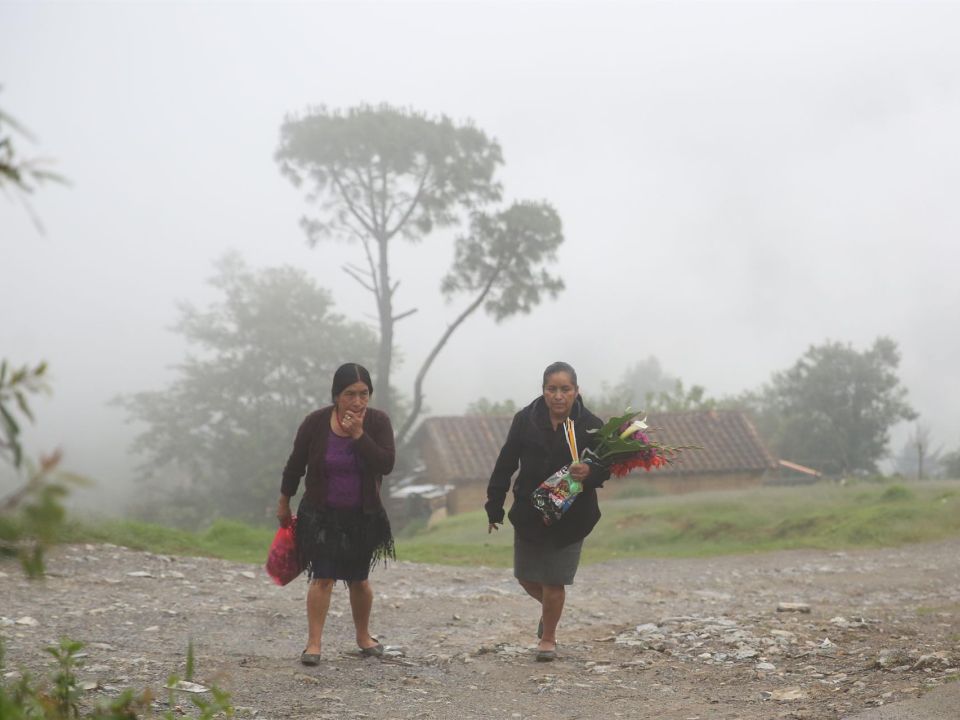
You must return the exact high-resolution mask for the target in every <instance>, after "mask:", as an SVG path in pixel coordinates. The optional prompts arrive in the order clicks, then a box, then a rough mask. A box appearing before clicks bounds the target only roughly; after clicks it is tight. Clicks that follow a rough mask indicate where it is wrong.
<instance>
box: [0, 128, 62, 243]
mask: <svg viewBox="0 0 960 720" xmlns="http://www.w3.org/2000/svg"><path fill="white" fill-rule="evenodd" d="M15 134H16V135H19V136H20V137H22V138H24V139H27V140H32V139H33V138H32V137H31V135H30V132H29V131H28V130H27V129H26V128H25V127H23V125H21V124H20V123H18V122H17V121H16V120H14V119H13V118H12V117H11V116H10V115H8V114H7V113H5V112H4V111H3V110H0V190H2V191H8V190H13V191H15V192H16V193H18V194H19V196H20V199H21V201H22V202H23V205H24V207H25V208H26V210H27V212H28V213H29V214H30V217H31V219H32V220H33V222H34V224H35V225H36V226H37V228H38V229H39V230H41V231H42V230H43V227H42V226H41V224H40V221H39V219H38V218H37V216H36V215H35V214H34V213H33V211H32V209H31V207H30V205H29V204H28V203H27V201H26V196H27V195H30V194H31V193H33V192H34V191H35V190H36V189H37V188H38V187H39V186H40V185H42V184H43V183H48V182H56V183H66V179H65V178H64V177H63V176H62V175H60V174H58V173H55V172H53V171H52V170H50V169H49V161H47V160H45V159H24V158H22V157H21V156H20V154H19V152H18V151H17V149H16V147H15V145H14V135H15Z"/></svg>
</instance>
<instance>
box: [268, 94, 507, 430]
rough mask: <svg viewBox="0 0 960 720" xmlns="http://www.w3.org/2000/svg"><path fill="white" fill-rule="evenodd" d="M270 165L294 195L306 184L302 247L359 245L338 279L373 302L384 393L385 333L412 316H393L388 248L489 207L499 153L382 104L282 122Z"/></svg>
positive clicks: (389, 338) (440, 121) (480, 140)
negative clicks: (309, 204) (349, 281)
mask: <svg viewBox="0 0 960 720" xmlns="http://www.w3.org/2000/svg"><path fill="white" fill-rule="evenodd" d="M276 159H277V162H278V163H279V164H280V169H281V172H282V173H283V174H284V175H286V176H287V177H288V178H289V179H290V180H291V181H292V182H293V183H294V184H295V185H297V186H299V185H301V184H302V183H304V182H305V181H309V182H310V183H311V186H312V187H311V189H310V191H309V193H308V199H310V200H312V201H315V202H316V205H317V209H318V216H317V217H315V218H303V219H302V220H301V225H302V226H303V228H304V230H305V231H306V233H307V238H308V240H309V242H310V244H311V245H316V244H317V243H318V242H320V241H321V240H325V239H331V238H336V237H341V238H345V239H347V240H351V241H352V240H359V241H360V242H361V244H362V245H363V250H364V256H365V264H364V266H362V267H359V266H348V267H347V268H345V271H346V272H347V273H348V274H350V275H351V276H352V277H353V278H354V279H356V280H357V281H358V282H359V283H360V284H361V285H362V286H363V287H364V288H366V289H367V290H368V291H370V292H371V293H372V294H373V296H374V299H375V301H376V304H377V315H378V317H379V321H380V339H379V341H380V347H379V352H378V355H377V364H376V372H377V379H376V384H377V385H378V386H380V387H383V388H386V387H389V386H390V372H391V365H392V362H393V342H394V338H393V328H394V324H395V323H396V322H397V321H398V320H399V319H400V318H402V317H405V316H406V315H408V314H410V313H411V312H415V310H408V311H406V312H403V313H400V314H395V313H394V293H395V292H396V289H397V284H398V283H397V281H395V280H393V279H392V278H391V275H390V259H389V245H390V241H391V240H392V239H393V238H394V237H397V236H399V237H403V238H406V239H407V240H411V241H416V240H420V239H422V238H423V237H424V236H426V235H427V234H429V233H430V232H431V231H432V230H433V229H434V228H440V227H445V226H451V225H454V224H456V223H458V222H459V219H460V214H461V212H462V211H464V210H468V209H472V208H475V207H478V206H482V205H485V204H486V203H489V202H492V201H495V200H499V199H500V186H499V184H498V183H496V182H495V181H494V179H493V176H494V172H495V171H496V169H497V166H499V165H500V164H502V162H503V159H502V157H501V152H500V146H499V145H498V144H497V143H496V142H495V141H492V140H490V139H489V138H488V137H487V136H486V135H485V134H484V133H483V132H482V131H481V130H479V129H477V128H476V127H474V126H473V125H472V124H469V123H467V124H464V125H456V124H454V123H453V122H452V121H451V120H450V119H449V118H447V117H439V118H431V117H427V116H426V115H424V114H422V113H417V112H411V111H408V110H403V109H400V108H395V107H391V106H389V105H385V104H383V105H378V106H371V105H362V106H360V107H355V108H351V109H349V110H347V111H346V112H339V111H330V110H327V109H326V108H325V107H319V108H315V109H312V110H310V111H309V112H307V113H305V114H304V115H302V116H300V117H290V118H288V119H287V120H286V121H285V122H284V124H283V126H282V127H281V129H280V147H279V148H278V149H277V153H276ZM386 409H387V410H388V412H389V411H390V410H391V409H392V408H390V407H387V408H386Z"/></svg>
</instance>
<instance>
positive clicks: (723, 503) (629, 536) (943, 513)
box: [397, 481, 960, 567]
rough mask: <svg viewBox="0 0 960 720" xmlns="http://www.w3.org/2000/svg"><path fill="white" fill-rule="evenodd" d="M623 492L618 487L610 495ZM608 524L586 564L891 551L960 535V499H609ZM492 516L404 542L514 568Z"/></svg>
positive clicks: (507, 539)
mask: <svg viewBox="0 0 960 720" xmlns="http://www.w3.org/2000/svg"><path fill="white" fill-rule="evenodd" d="M608 489H609V490H612V491H615V490H616V481H610V482H608V484H607V486H606V488H605V489H604V490H603V491H601V494H603V495H605V497H608V496H607V495H606V493H607V490H608ZM601 509H602V510H603V519H602V520H601V521H600V523H599V524H598V525H597V527H596V528H595V529H594V531H593V533H591V535H590V538H589V541H588V542H587V543H586V545H585V546H584V561H585V562H599V561H604V560H609V559H612V558H623V557H709V556H715V555H724V554H740V553H752V552H763V551H770V550H785V549H798V548H820V549H824V550H842V549H850V548H858V547H891V546H897V545H900V544H903V543H913V542H928V541H935V540H942V539H945V538H948V537H956V536H958V535H960V492H958V491H957V490H956V488H955V486H953V485H950V484H947V483H942V482H941V483H938V482H936V481H931V482H930V483H924V484H922V485H918V486H916V487H914V488H912V489H911V490H908V491H906V492H904V488H903V487H902V486H898V485H890V484H889V483H887V484H883V485H879V484H873V483H869V484H867V483H850V484H848V485H844V486H841V485H837V484H833V483H828V482H821V483H817V484H815V485H810V486H804V487H794V488H784V487H762V488H754V489H750V490H743V491H724V492H716V493H694V494H689V495H661V496H658V497H643V498H635V499H623V500H609V499H605V498H601ZM486 528H487V524H486V518H485V516H484V515H483V513H482V512H476V513H465V514H463V515H455V516H453V517H450V518H447V519H445V520H442V521H440V522H439V523H437V524H436V525H434V526H432V527H430V528H429V529H427V530H424V531H421V532H419V533H417V534H416V535H414V536H413V537H410V538H405V539H401V540H399V541H398V544H397V554H398V557H401V558H403V559H404V560H408V561H414V562H434V563H447V564H455V565H488V566H497V567H508V566H509V565H510V563H511V561H512V554H511V546H512V539H513V533H512V531H511V529H510V528H509V526H507V527H505V528H504V529H502V530H501V531H499V532H496V533H493V534H491V535H488V534H487V531H486Z"/></svg>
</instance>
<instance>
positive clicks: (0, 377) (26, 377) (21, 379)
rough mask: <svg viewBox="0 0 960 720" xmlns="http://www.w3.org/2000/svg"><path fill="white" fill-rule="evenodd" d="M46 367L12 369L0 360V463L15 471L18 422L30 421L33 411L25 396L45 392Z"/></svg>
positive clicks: (20, 450) (18, 459)
mask: <svg viewBox="0 0 960 720" xmlns="http://www.w3.org/2000/svg"><path fill="white" fill-rule="evenodd" d="M46 374H47V364H46V363H45V362H41V363H38V364H37V365H36V366H34V367H30V366H28V365H24V366H23V367H20V368H13V367H12V366H11V365H10V364H9V363H8V362H7V361H6V360H0V460H4V461H6V462H8V463H10V464H12V465H13V466H14V467H15V468H19V467H20V465H21V463H22V462H23V447H22V445H21V444H20V433H21V428H20V424H21V422H22V419H18V418H17V415H18V414H19V415H22V416H23V417H24V418H26V419H27V420H29V421H30V422H33V412H32V411H31V410H30V404H29V402H28V401H27V396H28V395H30V394H36V393H39V392H43V391H46V390H47V389H48V386H47V378H46Z"/></svg>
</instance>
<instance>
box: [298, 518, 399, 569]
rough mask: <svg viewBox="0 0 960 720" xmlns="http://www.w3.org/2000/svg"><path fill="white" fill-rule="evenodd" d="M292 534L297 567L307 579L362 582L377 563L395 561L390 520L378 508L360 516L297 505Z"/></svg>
mask: <svg viewBox="0 0 960 720" xmlns="http://www.w3.org/2000/svg"><path fill="white" fill-rule="evenodd" d="M296 534H297V552H298V553H299V555H300V565H301V567H303V568H305V569H306V571H307V575H308V577H309V578H310V580H322V579H330V580H343V581H345V582H348V583H349V582H355V581H361V580H366V579H367V577H368V576H369V575H370V570H371V569H372V568H373V567H375V566H376V565H377V563H378V562H380V561H381V560H382V561H384V562H386V560H387V559H388V558H390V559H396V552H395V550H394V546H393V535H392V533H391V531H390V520H389V519H388V518H387V513H386V512H385V511H384V510H383V509H382V508H381V509H380V510H379V511H377V512H375V513H364V512H363V511H362V510H340V509H337V508H317V507H311V506H306V505H304V504H303V503H301V505H300V507H299V509H298V510H297V531H296Z"/></svg>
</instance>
